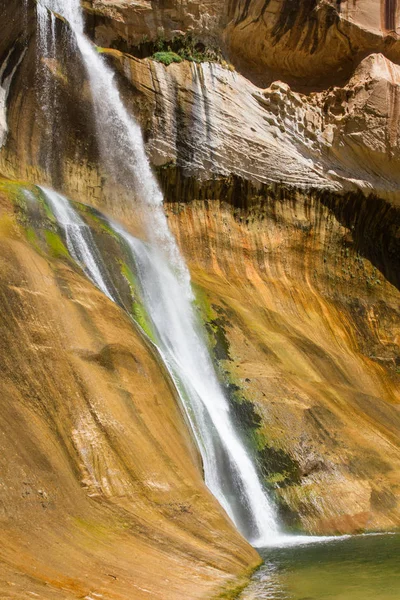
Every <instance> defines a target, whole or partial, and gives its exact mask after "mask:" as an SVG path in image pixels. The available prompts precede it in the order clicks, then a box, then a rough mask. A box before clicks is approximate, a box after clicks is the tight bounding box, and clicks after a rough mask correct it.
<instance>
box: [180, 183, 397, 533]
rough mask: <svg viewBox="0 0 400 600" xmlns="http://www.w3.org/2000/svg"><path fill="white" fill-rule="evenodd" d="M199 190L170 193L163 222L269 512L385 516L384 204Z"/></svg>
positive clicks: (325, 520) (391, 498) (392, 500)
mask: <svg viewBox="0 0 400 600" xmlns="http://www.w3.org/2000/svg"><path fill="white" fill-rule="evenodd" d="M195 197H196V194H195V195H194V198H195ZM203 197H204V200H202V201H195V200H193V201H192V202H190V203H179V202H175V203H171V204H170V205H169V221H170V224H171V226H172V228H173V230H174V232H175V234H176V236H177V237H178V240H179V242H180V245H181V248H182V250H183V252H184V255H185V257H186V258H187V260H188V263H189V265H190V269H191V272H192V275H193V279H194V282H195V283H196V284H197V285H198V293H199V305H200V307H201V308H200V310H201V314H202V315H203V318H204V319H205V321H206V323H207V329H208V331H209V335H210V344H211V347H213V348H214V357H215V360H216V363H217V364H218V365H219V367H220V372H221V373H222V377H223V378H225V381H226V386H227V390H228V393H230V395H231V400H232V410H233V411H234V414H235V415H236V417H237V422H238V426H239V427H240V428H241V431H242V434H243V436H244V437H245V438H246V439H247V443H248V444H249V447H250V448H251V450H252V452H253V455H255V456H256V457H257V458H258V462H259V466H260V469H261V471H262V472H263V474H264V477H265V482H266V485H267V487H268V488H269V489H270V490H271V493H272V494H273V497H274V498H275V500H276V503H277V506H278V510H279V511H280V515H281V519H282V522H283V523H284V524H285V525H286V526H292V527H295V528H300V529H301V530H306V531H310V532H313V533H330V534H332V533H348V532H357V531H364V530H366V529H367V530H381V529H391V528H393V527H394V528H397V527H398V526H399V525H400V500H399V498H400V476H399V473H400V443H399V440H400V435H399V434H400V393H399V390H400V369H399V362H400V359H399V342H400V311H399V306H400V292H399V279H398V275H396V273H395V271H396V270H397V266H398V262H396V260H395V262H392V261H393V259H397V258H398V256H399V254H398V251H399V249H398V248H397V250H396V252H395V254H394V255H391V252H390V251H389V250H388V247H390V245H391V244H390V233H389V232H390V229H391V228H392V227H394V224H395V223H396V220H395V218H393V217H394V214H393V212H391V211H390V209H389V207H387V206H386V208H385V206H383V205H381V204H380V203H379V202H378V203H377V204H376V205H375V206H374V207H371V205H368V203H365V200H360V206H359V217H358V218H357V219H356V220H353V221H351V220H350V219H346V212H347V216H348V215H349V212H348V210H349V207H350V206H354V203H355V202H356V200H355V199H348V200H347V202H348V204H347V205H346V203H344V201H343V200H340V201H338V203H331V202H329V201H327V198H326V197H325V198H324V197H323V196H322V197H318V196H317V195H315V196H314V195H309V196H304V195H303V194H302V193H299V192H297V193H293V192H290V191H286V193H284V192H279V190H278V191H277V190H273V189H268V190H263V191H262V192H261V194H260V192H259V191H258V192H257V191H254V190H253V194H251V193H248V195H247V200H248V204H247V206H246V207H244V206H236V207H235V206H232V204H227V203H226V202H223V201H222V202H221V201H219V200H218V192H216V191H215V190H214V194H212V193H211V191H210V192H209V194H207V193H206V194H205V195H204V196H203ZM242 197H243V196H242ZM350 214H351V213H350ZM360 215H361V216H360ZM384 223H385V225H383V224H384ZM381 227H382V229H380V228H381ZM386 228H387V229H386ZM374 231H375V234H374ZM379 231H380V232H381V233H378V232H379ZM395 231H397V234H396V235H398V232H399V231H400V220H399V219H398V217H397V225H396V229H395ZM383 232H384V233H383ZM382 234H383V235H382ZM369 236H371V238H372V239H370V240H369V243H366V242H365V239H368V237H369ZM375 236H376V237H375ZM381 236H382V237H381ZM380 240H382V241H383V247H380ZM386 242H387V245H386ZM379 256H380V258H378V257H379ZM385 264H386V267H385ZM396 265H397V266H396ZM385 275H386V276H385ZM390 281H391V282H392V283H391V282H390Z"/></svg>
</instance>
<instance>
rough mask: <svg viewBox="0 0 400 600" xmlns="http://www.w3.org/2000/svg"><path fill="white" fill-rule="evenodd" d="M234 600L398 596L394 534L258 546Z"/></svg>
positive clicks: (399, 546) (397, 538) (399, 560)
mask: <svg viewBox="0 0 400 600" xmlns="http://www.w3.org/2000/svg"><path fill="white" fill-rule="evenodd" d="M260 553H261V555H262V556H263V558H264V560H265V564H264V565H263V566H262V567H261V568H260V569H259V570H258V571H257V572H256V573H255V575H254V577H253V580H252V582H251V584H250V586H249V587H248V588H247V589H246V590H245V591H244V592H243V593H242V595H241V596H240V600H274V599H278V600H400V535H397V534H396V535H390V534H389V535H371V536H356V537H350V538H347V539H340V540H337V541H330V542H328V543H321V544H313V545H307V546H295V547H291V548H279V549H272V548H271V549H266V550H261V551H260Z"/></svg>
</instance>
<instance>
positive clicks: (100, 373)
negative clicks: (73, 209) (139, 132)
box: [0, 0, 400, 599]
mask: <svg viewBox="0 0 400 600" xmlns="http://www.w3.org/2000/svg"><path fill="white" fill-rule="evenodd" d="M83 4H84V6H85V9H86V13H87V31H88V34H89V35H90V36H91V37H92V38H93V40H94V41H95V42H96V43H97V44H98V45H99V46H101V47H102V49H101V51H102V52H103V54H104V55H105V57H106V60H108V61H109V62H110V64H111V65H112V66H113V68H115V70H116V71H117V73H118V77H119V79H118V81H119V85H120V89H121V93H122V95H123V98H124V101H125V104H126V105H127V106H128V108H129V110H131V112H132V113H133V114H135V116H136V117H137V118H138V120H139V121H140V123H141V125H142V128H143V130H144V132H145V136H146V142H147V149H148V152H149V155H150V156H151V159H152V162H153V164H154V166H155V168H156V169H157V172H158V176H159V179H160V183H161V185H162V187H163V189H164V191H165V195H166V200H167V202H166V210H167V213H168V216H169V222H170V224H171V228H172V230H173V231H174V233H175V235H176V236H177V239H178V241H179V244H180V247H181V249H182V252H183V253H184V255H185V257H186V258H187V260H188V264H189V266H190V269H191V273H192V277H193V281H194V283H195V288H196V293H197V302H198V310H199V314H201V316H202V318H203V320H204V322H205V325H206V327H207V330H208V333H209V343H210V348H211V349H212V351H213V353H214V360H215V364H216V365H217V367H218V369H219V373H220V377H221V380H222V381H223V382H224V384H225V386H226V389H227V392H228V393H229V394H230V399H231V410H232V411H233V412H234V413H235V415H236V419H237V424H238V427H239V428H240V429H241V431H242V435H243V437H244V439H246V443H247V444H248V446H249V449H250V451H251V452H252V453H253V456H254V457H255V460H256V461H257V462H258V464H259V468H260V472H261V473H262V475H263V477H264V478H265V483H266V486H268V488H269V490H270V492H271V494H272V495H273V497H274V498H275V502H276V504H277V506H278V507H279V510H280V515H281V519H282V522H283V523H284V524H285V525H286V526H287V527H288V528H292V529H296V530H303V531H308V532H315V533H336V532H356V531H364V530H380V529H387V528H392V527H398V526H399V523H400V502H399V498H400V479H399V472H400V470H399V463H400V448H399V432H400V421H399V402H400V396H399V383H400V375H399V368H400V367H399V355H400V354H399V341H400V337H399V336H400V313H399V299H400V297H399V286H400V279H399V264H400V262H399V261H400V213H399V204H400V185H399V184H400V181H399V173H400V168H399V167H400V164H399V159H400V155H399V107H400V104H399V85H400V66H399V63H400V54H399V52H400V51H399V48H400V46H399V41H398V24H399V21H398V11H397V10H396V9H395V7H396V3H392V2H386V1H384V0H382V1H381V2H372V1H371V0H358V1H357V2H356V3H353V2H344V1H341V2H340V1H339V2H336V1H335V2H333V1H330V0H324V1H322V0H301V1H300V2H293V1H291V0H275V1H270V0H266V1H263V2H259V1H256V0H253V1H252V0H246V1H243V2H242V1H235V2H202V3H199V2H197V1H195V0H192V1H191V2H183V3H182V2H181V3H177V2H175V1H174V0H165V1H164V0H163V1H162V2H148V1H145V0H141V1H138V2H133V1H131V0H120V1H119V0H103V1H98V0H93V1H92V2H90V1H88V0H87V1H85V2H83ZM0 8H1V11H2V15H4V18H3V19H0V146H1V150H0V172H1V173H2V174H3V175H6V176H8V177H13V178H22V179H24V180H27V181H30V182H31V183H47V184H49V185H51V186H53V187H55V188H57V189H60V190H63V191H64V192H65V193H68V194H69V195H70V196H71V197H72V198H74V199H75V200H77V201H82V202H85V203H87V204H91V205H93V206H96V207H98V208H100V209H102V210H103V211H104V212H105V213H107V214H108V215H111V216H113V217H114V218H117V219H119V220H121V221H122V222H124V223H125V224H126V225H127V226H128V227H129V228H131V229H135V228H136V227H137V225H138V223H137V222H138V215H137V212H136V211H132V198H130V197H129V196H128V195H127V194H126V191H125V190H124V188H123V185H121V186H116V185H115V184H114V183H113V182H111V181H108V180H107V177H106V175H105V173H104V169H103V166H102V165H101V163H100V157H99V150H98V148H97V143H96V139H95V135H94V122H93V117H92V116H91V111H92V104H91V95H90V89H89V86H88V82H87V75H86V73H85V70H84V68H83V65H82V64H81V63H80V61H79V59H78V58H77V56H76V52H74V48H73V47H72V46H71V42H70V38H69V36H68V24H67V23H65V22H63V21H62V20H61V19H58V18H57V19H56V29H57V35H58V38H59V40H60V43H59V44H58V45H57V48H56V54H55V57H54V59H52V60H51V61H39V65H38V60H37V32H36V20H35V3H34V2H31V1H27V2H26V3H24V4H22V3H16V2H6V1H5V0H3V1H2V2H1V0H0ZM188 35H190V36H192V37H193V36H194V37H195V38H196V41H198V43H199V44H201V45H202V47H203V48H207V47H212V48H217V49H218V50H219V51H221V55H218V56H222V57H223V60H222V59H220V58H218V60H217V61H215V62H202V63H196V62H190V61H188V60H183V61H182V62H179V63H176V64H172V65H170V66H168V67H167V66H165V65H164V64H162V63H160V62H157V61H155V60H154V59H153V58H152V55H153V53H154V51H155V50H156V48H157V44H161V45H164V46H166V47H167V48H168V44H173V43H175V44H181V43H184V41H185V39H186V37H187V36H188ZM174 40H175V41H174ZM176 40H178V42H177V41H176ZM182 40H183V41H182ZM43 77H44V78H49V79H48V80H50V81H51V90H52V92H51V94H52V95H51V99H52V100H51V101H52V102H53V105H52V106H53V112H52V119H51V120H49V119H48V115H46V114H45V113H44V112H43V110H42V109H41V101H40V99H41V96H40V94H41V92H43V89H44V88H43ZM38 90H39V91H38ZM40 90H41V91H40ZM49 148H51V149H52V150H51V151H52V154H51V158H52V160H51V161H50V162H49V160H48V157H49ZM6 191H7V193H5V192H4V191H3V194H2V198H3V200H2V207H3V212H2V214H3V216H2V221H1V223H2V226H1V239H0V241H1V243H2V247H3V250H2V257H3V259H2V271H1V278H2V283H1V291H2V297H3V311H2V314H3V317H4V326H3V329H4V336H5V337H4V338H3V340H4V343H3V358H4V365H5V366H4V369H5V377H4V380H3V379H2V382H4V383H2V385H4V386H5V390H4V394H3V395H2V398H3V404H4V407H3V409H2V411H3V412H2V414H3V415H4V422H5V425H4V427H3V430H4V431H5V432H6V435H5V436H4V457H5V461H6V463H7V465H8V467H7V468H8V469H9V471H8V473H9V475H8V477H7V480H9V484H10V485H9V489H8V488H7V489H6V490H4V493H5V495H4V523H5V526H4V531H5V533H4V545H3V550H4V563H3V569H4V573H5V575H4V578H3V579H4V581H5V582H6V581H8V582H9V583H7V584H4V585H7V586H9V587H10V586H12V588H11V589H14V588H15V589H17V588H18V592H17V591H15V593H14V596H12V597H15V598H18V597H19V596H18V594H20V595H21V594H23V593H24V590H25V589H26V586H27V585H28V583H27V581H29V582H30V585H32V586H33V587H32V591H33V592H34V593H38V594H39V595H40V596H41V597H49V598H50V597H54V598H57V597H71V598H72V597H77V595H78V594H82V595H84V594H89V593H90V592H93V591H94V592H95V593H100V594H103V595H104V597H107V598H108V597H110V598H113V597H115V598H128V597H130V596H129V594H130V593H131V589H132V586H133V585H135V586H137V587H135V594H137V595H135V598H136V597H137V598H141V597H147V596H146V594H148V593H150V594H151V596H153V597H156V598H157V597H159V598H165V599H167V598H171V599H172V598H179V597H183V596H185V597H188V598H197V597H198V598H207V597H209V596H210V595H211V594H212V593H214V592H215V591H216V590H217V588H218V587H219V586H222V585H223V584H225V583H226V582H227V581H230V580H231V578H232V577H233V576H238V575H241V574H243V573H244V572H245V571H246V569H247V568H248V567H249V566H252V565H253V566H254V565H255V564H256V563H257V557H256V555H255V553H253V552H252V550H251V549H250V548H249V547H248V546H247V545H246V544H245V543H244V542H243V541H242V540H241V539H240V538H239V536H238V535H237V534H236V533H235V532H234V531H233V530H232V527H231V525H230V523H229V522H228V521H227V519H226V518H225V517H224V514H223V512H222V511H221V509H219V507H218V506H217V504H216V503H215V501H214V500H213V499H212V498H211V497H210V495H209V494H208V492H207V491H206V490H205V488H204V485H203V483H202V480H201V468H200V466H199V461H198V456H197V454H196V451H195V450H194V448H193V444H192V442H191V440H190V436H189V435H188V433H187V430H186V425H185V423H184V420H183V418H182V415H181V414H180V412H179V410H178V408H177V405H176V403H175V400H174V397H173V393H172V391H171V389H170V386H169V384H168V380H167V379H166V378H165V374H164V373H163V372H162V370H161V369H160V366H159V365H158V364H157V362H156V361H155V358H154V355H153V354H152V352H151V349H150V348H149V347H148V346H147V345H146V344H145V343H144V342H143V339H142V338H141V337H140V335H139V334H138V332H137V331H136V330H135V329H133V328H132V324H131V322H130V321H129V320H128V318H127V317H126V316H124V314H123V313H122V312H121V311H119V309H118V308H117V307H115V306H113V305H112V304H111V303H109V302H108V300H107V299H105V298H104V297H102V295H101V294H100V292H98V291H96V290H95V289H94V288H93V287H92V286H91V284H90V283H88V282H87V281H86V280H85V279H84V277H83V276H82V274H80V273H79V272H77V271H76V269H74V268H73V267H72V266H71V264H70V263H69V262H68V260H67V258H66V257H65V256H64V257H62V256H61V257H60V256H59V255H57V252H58V254H59V252H60V248H59V247H58V246H57V248H58V250H55V249H54V248H53V250H51V248H50V249H49V248H48V247H47V246H48V245H47V246H43V240H42V241H41V242H40V239H39V242H38V240H37V235H38V234H35V236H34V237H33V238H32V237H31V238H30V239H29V228H28V241H30V243H29V244H28V242H27V240H26V233H24V228H25V226H26V223H24V222H22V223H19V224H16V223H15V219H14V216H13V214H14V210H15V208H14V205H12V204H11V203H10V191H9V188H7V190H6ZM11 195H12V194H11ZM18 210H19V209H18ZM18 210H17V212H18ZM18 214H19V213H18ZM43 224H44V217H43V215H41V216H40V218H39V219H38V221H37V222H36V225H37V229H38V231H40V230H41V229H42V228H43V226H44V225H43ZM21 226H22V228H23V229H22V230H20V227H21ZM40 235H41V234H39V238H40ZM24 236H25V237H24ZM42 237H43V236H42ZM32 242H33V247H32ZM107 243H108V242H107ZM54 252H56V255H54ZM61 252H62V251H61ZM60 306H62V310H61V309H60ZM63 311H65V314H64V313H63ZM49 315H50V316H51V318H50V317H49ZM121 340H123V343H122V342H121ZM10 349H11V350H10ZM11 352H12V353H13V355H15V356H16V357H17V358H16V359H13V360H12V361H11V360H10V358H9V357H10V355H11ZM16 361H17V363H18V369H16ZM2 364H3V363H2ZM65 390H67V391H68V394H67V396H68V399H69V400H68V402H67V403H66V402H65ZM149 390H151V397H152V398H154V399H155V400H154V403H152V402H150V401H149V400H148V397H147V393H148V391H149ZM160 398H162V402H160V400H159V399H160ZM11 399H13V402H11ZM15 399H17V400H18V402H17V404H15ZM99 399H101V402H100V400H99ZM153 404H154V405H153ZM156 407H157V408H156ZM160 407H161V408H160ZM159 409H160V410H162V413H161V414H160V413H159ZM10 411H11V413H10ZM61 417H62V418H61ZM164 425H165V427H168V431H169V432H168V436H166V437H165V431H164ZM21 432H23V435H22V433H21ZM166 439H168V440H170V443H166ZM49 456H51V457H53V456H54V458H49ZM137 457H140V460H136V459H137ZM49 461H50V464H49ZM27 473H29V474H30V475H31V476H30V477H28V476H27ZM60 489H62V490H69V492H68V493H62V494H60V492H59V491H58V490H60ZM50 504H51V510H47V508H48V506H50ZM18 523H19V525H18ZM32 523H34V527H32ZM62 554H64V556H65V555H66V556H67V559H65V558H64V559H62ZM111 557H113V558H112V559H111ZM63 561H64V562H63ZM65 561H67V566H68V568H67V571H68V573H69V574H68V577H65V576H64V575H63V573H64V574H65V567H64V565H65ZM148 562H150V563H151V564H152V565H153V567H152V570H151V571H149V572H148V573H145V572H144V565H145V564H146V565H147V564H148ZM23 563H24V564H23ZM25 564H28V566H29V568H28V569H27V568H26V567H25ZM83 564H84V565H85V569H84V573H87V579H85V578H86V575H85V574H83V575H82V573H83V570H82V565H83ZM154 574H157V575H160V582H158V581H157V582H156V581H155V580H154ZM27 578H29V579H27ZM194 580H195V581H196V584H195V586H193V585H191V582H193V581H194ZM43 585H46V586H47V587H46V588H45V587H43ZM49 586H50V587H49ZM9 587H4V590H6V591H4V592H3V593H4V594H6V592H7V593H9ZM48 589H50V590H51V592H49V593H48V596H46V595H45V594H47V591H48ZM59 589H62V590H63V592H60V593H62V594H64V595H63V596H60V595H59V594H60V593H59V591H57V590H59ZM113 590H115V592H114V591H113ZM67 593H68V594H70V596H65V594H67ZM51 594H53V595H51ZM57 594H58V595H57ZM112 594H114V596H113V595H112ZM140 594H142V595H140ZM151 596H150V597H151ZM78 597H79V596H78Z"/></svg>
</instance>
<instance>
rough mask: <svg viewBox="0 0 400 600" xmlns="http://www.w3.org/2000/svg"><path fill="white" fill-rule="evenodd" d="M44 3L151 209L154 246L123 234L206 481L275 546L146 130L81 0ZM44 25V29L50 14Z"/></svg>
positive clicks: (108, 150) (105, 135)
mask: <svg viewBox="0 0 400 600" xmlns="http://www.w3.org/2000/svg"><path fill="white" fill-rule="evenodd" d="M41 3H42V4H43V5H44V6H46V8H49V9H50V10H51V11H54V12H56V13H59V14H60V15H62V16H63V17H65V19H67V20H68V21H69V23H70V26H71V30H72V32H73V35H74V37H75V40H76V45H77V48H78V49H79V51H80V53H81V55H82V58H83V61H84V64H85V67H86V70H87V74H88V78H89V82H90V87H91V92H92V98H93V104H94V115H95V119H96V126H97V135H98V143H99V147H100V150H101V158H102V162H103V164H104V167H105V168H106V170H107V173H108V175H109V176H110V177H111V178H112V179H113V180H115V182H119V183H121V182H123V184H124V186H125V187H126V188H127V189H128V191H129V193H131V194H132V198H134V199H135V201H136V203H137V204H138V205H140V206H141V207H144V209H145V215H146V219H145V226H146V234H147V236H146V237H147V243H143V242H141V241H139V240H137V239H135V238H132V236H130V235H129V234H128V233H127V232H125V231H123V230H122V229H121V228H119V227H116V231H117V232H118V233H119V235H120V236H121V238H122V239H123V240H124V241H125V243H126V244H127V245H128V247H129V249H130V252H131V255H132V260H134V262H135V265H136V270H137V272H138V274H139V279H140V286H141V292H142V296H143V302H144V304H145V306H146V309H147V312H148V316H149V318H150V319H151V321H152V324H153V326H154V330H155V332H156V337H157V344H158V347H159V350H160V353H161V356H162V357H163V359H164V361H165V363H166V365H167V367H168V369H169V371H170V373H171V375H172V377H173V379H174V380H175V383H176V385H177V389H178V390H179V392H180V397H181V398H182V401H183V402H184V403H186V405H187V410H188V414H189V415H190V419H191V424H192V427H193V430H194V433H195V435H196V438H197V440H198V443H199V447H200V450H201V453H202V457H203V463H204V471H205V480H206V483H207V485H208V487H209V488H210V490H211V491H212V492H213V494H214V495H215V496H216V498H217V499H218V500H219V502H220V503H221V505H222V506H223V507H224V508H225V510H226V512H227V513H228V514H229V515H230V517H231V519H232V520H233V522H234V523H235V524H236V526H237V527H238V529H239V530H240V531H241V532H242V533H243V534H244V535H245V536H246V537H247V538H248V539H249V540H250V541H251V542H252V543H253V544H254V545H257V546H263V545H269V544H271V543H273V542H274V540H276V537H277V536H279V529H278V525H277V520H276V515H275V511H274V508H273V506H272V504H271V502H270V500H269V498H268V496H267V494H266V492H265V490H264V489H263V486H262V484H261V481H260V478H259V476H258V473H257V469H256V467H255V466H254V464H253V462H252V460H251V458H250V456H249V454H248V452H247V450H246V449H245V446H244V444H243V443H242V441H241V439H240V436H239V435H238V433H237V432H236V431H235V428H234V425H233V422H232V418H231V414H230V409H229V403H228V401H227V399H226V398H225V396H224V393H223V391H222V388H221V385H220V383H219V381H218V377H217V374H216V372H215V369H214V366H213V364H212V360H211V357H210V356H209V353H208V350H207V347H206V344H205V341H204V339H203V335H202V332H201V329H200V325H199V323H198V321H197V318H196V315H195V311H194V309H193V292H192V289H191V284H190V275H189V271H188V269H187V266H186V264H185V262H184V260H183V257H182V256H181V254H180V251H179V248H178V246H177V243H176V241H175V239H174V237H173V235H172V233H171V231H170V230H169V228H168V221H167V218H166V216H165V214H164V210H163V196H162V193H161V191H160V189H159V186H158V183H157V181H156V179H155V177H154V175H153V173H152V170H151V167H150V163H149V160H148V158H147V155H146V150H145V145H144V140H143V136H142V132H141V129H140V127H139V125H138V124H137V123H136V122H135V121H134V119H133V118H132V117H131V116H130V115H129V113H128V111H127V110H126V108H125V107H124V105H123V102H122V100H121V97H120V94H119V91H118V88H117V86H116V84H115V81H114V73H113V72H112V70H111V69H110V68H109V67H108V66H107V64H106V63H105V61H104V59H103V58H102V57H101V56H100V55H99V53H98V52H97V51H96V50H95V48H94V47H93V45H92V44H91V42H90V41H89V40H88V39H87V38H86V37H85V36H84V32H83V17H82V12H81V8H80V3H79V0H67V1H65V0H63V1H61V0H41ZM39 26H40V27H43V18H41V19H40V21H39ZM45 33H46V35H47V34H48V32H45ZM62 198H63V197H61V196H59V195H58V196H57V197H55V198H53V199H52V200H53V207H54V209H55V212H56V213H57V211H58V214H57V218H58V220H59V222H60V224H61V225H62V226H63V227H64V229H66V232H67V234H68V235H70V236H71V235H72V234H73V235H77V236H82V233H83V230H82V227H81V224H80V223H77V222H76V221H75V222H74V218H75V217H74V215H73V214H71V212H70V210H69V209H68V206H65V205H64V207H62V206H60V203H61V204H62V202H64V204H65V199H64V200H62ZM72 241H73V240H72ZM75 241H76V240H75ZM83 242H85V240H84V239H83ZM83 242H82V241H81V242H80V243H81V246H80V248H81V250H80V252H81V255H80V256H79V257H78V258H79V260H80V261H81V262H82V261H83V262H84V261H85V258H86V259H87V258H88V255H87V250H88V244H87V243H86V246H85V245H84V244H83ZM82 244H83V245H82ZM72 247H73V249H74V248H75V249H74V252H75V253H76V254H77V253H78V250H77V248H76V247H75V246H74V245H73V244H72ZM78 247H79V244H78ZM82 248H83V249H82ZM89 258H90V257H89ZM95 262H96V261H95ZM87 272H88V274H89V276H90V277H91V278H92V279H94V280H96V278H97V280H96V283H97V285H99V287H100V288H101V289H103V291H104V292H105V293H107V292H108V290H107V288H106V286H105V284H104V282H103V284H104V288H105V289H104V288H103V285H102V283H101V282H102V278H101V270H99V268H98V267H97V271H94V267H93V265H92V266H91V267H90V268H89V266H87ZM99 275H100V278H99ZM107 295H109V296H111V294H109V293H107Z"/></svg>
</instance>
